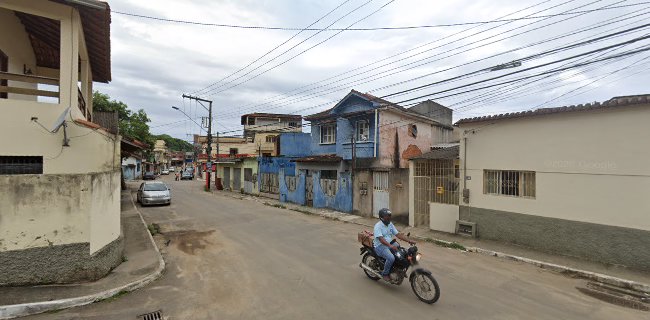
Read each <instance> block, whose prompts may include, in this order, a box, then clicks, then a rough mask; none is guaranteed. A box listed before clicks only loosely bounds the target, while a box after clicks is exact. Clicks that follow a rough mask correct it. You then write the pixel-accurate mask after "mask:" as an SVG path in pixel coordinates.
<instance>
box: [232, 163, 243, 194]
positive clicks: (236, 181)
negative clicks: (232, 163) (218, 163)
mask: <svg viewBox="0 0 650 320" xmlns="http://www.w3.org/2000/svg"><path fill="white" fill-rule="evenodd" d="M232 171H233V174H232V176H233V181H232V190H233V191H239V190H241V169H240V168H232Z"/></svg>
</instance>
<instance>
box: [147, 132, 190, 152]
mask: <svg viewBox="0 0 650 320" xmlns="http://www.w3.org/2000/svg"><path fill="white" fill-rule="evenodd" d="M154 138H155V139H156V140H158V139H160V140H165V144H166V145H167V147H168V148H169V150H172V151H193V150H194V147H193V146H192V144H190V143H189V142H187V141H185V140H181V139H177V138H174V137H171V136H169V135H167V134H161V135H157V136H154Z"/></svg>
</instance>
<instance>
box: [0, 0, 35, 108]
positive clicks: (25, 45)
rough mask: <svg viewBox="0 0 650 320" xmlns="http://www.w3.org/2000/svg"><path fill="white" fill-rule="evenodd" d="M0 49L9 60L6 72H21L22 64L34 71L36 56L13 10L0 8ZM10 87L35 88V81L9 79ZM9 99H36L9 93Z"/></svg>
mask: <svg viewBox="0 0 650 320" xmlns="http://www.w3.org/2000/svg"><path fill="white" fill-rule="evenodd" d="M0 50H2V51H3V52H4V53H5V54H6V55H7V56H8V60H9V68H7V69H8V72H10V73H17V74H23V65H26V66H27V68H29V69H31V70H32V72H36V57H35V56H34V50H33V49H32V45H31V42H30V41H29V36H28V34H27V32H26V31H25V27H24V26H23V24H22V23H21V22H20V19H18V17H17V16H16V15H15V14H14V12H13V11H11V10H7V9H2V8H0ZM8 84H9V86H10V87H19V88H28V89H36V87H37V85H36V84H35V83H26V82H20V81H9V82H8ZM8 97H9V99H17V100H28V101H36V97H35V96H25V95H19V94H13V93H10V94H9V95H8Z"/></svg>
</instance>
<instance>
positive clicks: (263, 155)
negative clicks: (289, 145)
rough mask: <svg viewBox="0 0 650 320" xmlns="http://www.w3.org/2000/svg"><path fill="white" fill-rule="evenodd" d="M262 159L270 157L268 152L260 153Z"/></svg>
mask: <svg viewBox="0 0 650 320" xmlns="http://www.w3.org/2000/svg"><path fill="white" fill-rule="evenodd" d="M262 157H265V158H269V157H271V153H269V152H262Z"/></svg>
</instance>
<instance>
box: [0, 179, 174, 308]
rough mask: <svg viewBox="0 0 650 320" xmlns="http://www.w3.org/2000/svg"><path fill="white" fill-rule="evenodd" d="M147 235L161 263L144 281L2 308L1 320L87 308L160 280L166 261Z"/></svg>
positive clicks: (144, 224) (144, 223)
mask: <svg viewBox="0 0 650 320" xmlns="http://www.w3.org/2000/svg"><path fill="white" fill-rule="evenodd" d="M129 197H130V198H131V204H133V206H134V207H135V210H136V212H137V213H138V215H139V216H140V220H141V221H142V224H143V226H144V227H145V229H147V223H146V222H145V221H144V218H143V217H142V214H141V213H140V210H138V207H137V206H136V205H135V203H134V202H133V196H132V195H131V192H130V191H129ZM147 235H149V239H150V240H151V243H152V244H153V247H154V249H156V252H157V253H158V262H159V263H158V267H157V268H156V270H155V271H154V272H153V273H150V274H149V275H147V276H146V277H144V278H142V279H139V280H136V281H133V282H131V283H127V284H125V285H123V286H120V287H117V288H113V289H109V290H105V291H102V292H98V293H95V294H91V295H86V296H81V297H76V298H67V299H60V300H52V301H43V302H33V303H22V304H13V305H6V306H0V319H12V318H17V317H25V316H29V315H35V314H39V313H44V312H48V311H56V310H61V309H67V308H72V307H80V306H85V305H88V304H91V303H94V302H99V301H102V300H105V299H108V298H110V297H113V296H115V295H117V294H121V293H125V292H131V291H134V290H137V289H140V288H142V287H144V286H146V285H147V284H149V283H151V282H153V281H154V280H156V279H158V278H159V277H160V276H161V275H162V273H163V271H164V270H165V260H163V258H162V255H161V254H160V250H159V249H158V246H156V242H155V241H154V240H153V236H151V233H149V232H147Z"/></svg>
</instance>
